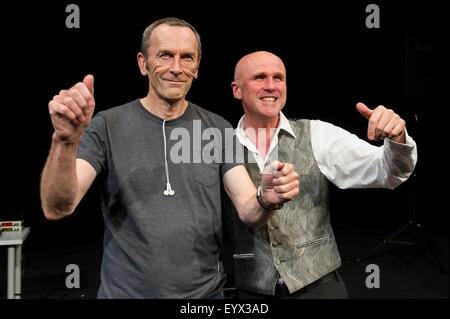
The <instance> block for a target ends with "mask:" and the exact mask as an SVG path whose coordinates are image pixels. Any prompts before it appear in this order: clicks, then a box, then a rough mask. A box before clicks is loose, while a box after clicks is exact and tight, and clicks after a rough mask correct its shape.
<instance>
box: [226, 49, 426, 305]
mask: <svg viewBox="0 0 450 319" xmlns="http://www.w3.org/2000/svg"><path fill="white" fill-rule="evenodd" d="M231 87H232V89H233V94H234V97H235V98H236V99H238V100H240V101H241V102H242V106H243V108H244V113H245V115H244V116H243V117H242V118H241V120H240V121H239V124H238V127H237V129H236V135H237V137H238V139H239V142H240V143H241V144H242V145H243V146H244V149H245V154H247V155H248V156H246V157H245V158H246V164H245V165H246V168H247V171H248V172H249V175H250V177H251V179H252V181H253V183H254V184H255V185H259V183H260V180H261V177H262V172H263V170H264V167H265V166H266V165H267V164H268V163H270V162H272V161H273V160H280V161H282V162H287V163H292V164H293V165H294V167H295V171H296V172H298V173H299V174H300V176H299V180H300V195H299V196H297V197H296V198H295V199H293V200H292V201H290V202H288V203H286V204H285V205H284V206H283V207H282V208H281V209H279V210H278V211H277V213H276V214H274V215H273V216H272V218H271V219H270V220H269V221H268V222H267V223H266V225H265V226H264V227H262V228H259V229H257V230H250V229H249V228H248V227H247V226H245V225H244V224H243V223H242V222H241V221H239V219H237V218H235V217H234V216H232V215H229V217H230V219H229V221H231V225H232V227H231V232H232V233H231V238H232V241H233V243H232V244H233V266H234V272H235V274H234V275H235V285H236V287H237V289H238V290H237V297H238V298H348V295H347V290H346V287H345V284H344V282H343V281H342V278H341V276H340V274H339V273H338V271H337V269H338V268H339V267H340V266H341V259H340V255H339V251H338V247H337V244H336V240H335V237H334V234H333V230H332V227H331V224H330V217H329V209H328V183H329V182H332V183H333V184H335V185H336V186H338V187H339V188H343V189H345V188H369V187H376V188H380V187H383V188H388V189H394V188H395V187H397V186H398V185H400V184H401V183H402V182H404V181H405V180H407V179H408V177H409V176H410V175H411V173H412V171H413V170H414V167H415V165H416V161H417V148H416V144H415V142H414V141H413V139H412V138H411V137H410V136H408V134H407V131H406V127H405V121H404V120H403V119H402V118H401V117H400V116H399V115H397V114H396V113H395V112H394V111H392V110H390V109H388V108H386V107H384V106H381V105H380V106H378V107H376V108H375V109H373V110H372V109H370V108H369V107H367V106H366V105H364V104H363V103H358V104H357V105H356V110H357V111H359V112H360V113H361V114H362V115H363V116H364V117H366V118H367V121H368V128H367V137H368V139H369V140H384V144H383V146H381V147H376V146H373V145H371V144H369V143H368V142H366V141H364V140H361V139H359V138H358V137H357V136H356V135H353V134H350V133H349V132H347V131H345V130H343V129H342V128H339V127H336V126H334V125H332V124H329V123H326V122H322V121H319V120H305V119H300V120H288V119H287V118H286V117H285V116H284V114H283V113H282V112H281V110H282V108H283V107H284V106H285V104H286V92H287V86H286V69H285V66H284V64H283V61H282V60H281V59H280V58H279V57H277V56H276V55H274V54H272V53H270V52H254V53H252V54H249V55H246V56H244V57H243V58H242V59H241V60H240V61H239V62H238V63H237V65H236V70H235V79H234V81H233V82H232V84H231Z"/></svg>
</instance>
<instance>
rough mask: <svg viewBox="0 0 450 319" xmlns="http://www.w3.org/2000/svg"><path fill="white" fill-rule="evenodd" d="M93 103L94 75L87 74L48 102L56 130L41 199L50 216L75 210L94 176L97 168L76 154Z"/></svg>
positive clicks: (88, 120)
mask: <svg viewBox="0 0 450 319" xmlns="http://www.w3.org/2000/svg"><path fill="white" fill-rule="evenodd" d="M94 107H95V101H94V98H93V77H92V76H86V78H85V80H84V81H83V83H78V84H76V85H75V86H73V87H72V88H71V89H70V90H67V91H64V90H63V91H61V92H60V94H59V95H56V96H55V97H54V98H53V100H52V101H50V103H49V112H50V116H51V119H52V124H53V127H54V129H55V132H54V134H53V137H52V145H51V149H50V154H49V156H48V158H47V162H46V164H45V166H44V169H43V172H42V177H41V203H42V209H43V211H44V214H45V217H46V218H47V219H60V218H63V217H65V216H68V215H70V214H72V213H73V211H74V210H75V208H76V206H77V205H78V203H79V202H80V200H81V198H82V197H83V196H84V195H85V193H86V192H87V190H88V189H89V187H90V186H91V184H92V182H93V180H94V179H95V176H96V172H95V170H94V168H93V167H92V166H91V165H90V164H88V163H87V162H86V161H84V160H81V159H77V158H76V155H77V150H78V145H79V142H80V139H81V136H82V134H83V131H84V129H85V128H86V127H87V125H88V124H89V122H90V120H91V118H92V114H93V112H94Z"/></svg>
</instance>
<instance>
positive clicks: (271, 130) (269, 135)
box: [244, 113, 280, 159]
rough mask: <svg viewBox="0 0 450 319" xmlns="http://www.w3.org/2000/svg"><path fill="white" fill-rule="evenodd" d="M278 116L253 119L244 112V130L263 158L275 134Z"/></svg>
mask: <svg viewBox="0 0 450 319" xmlns="http://www.w3.org/2000/svg"><path fill="white" fill-rule="evenodd" d="M279 122H280V118H279V116H278V117H275V118H262V119H255V118H252V117H251V116H249V115H248V113H246V114H245V117H244V131H245V134H246V135H247V137H248V138H249V139H250V141H251V142H252V143H253V144H254V145H255V146H256V148H257V150H258V152H259V153H260V154H261V157H262V158H263V159H265V157H266V155H267V152H268V151H269V148H270V142H271V141H272V139H273V137H274V136H275V132H276V129H277V127H278V124H279Z"/></svg>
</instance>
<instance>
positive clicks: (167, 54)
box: [159, 52, 170, 60]
mask: <svg viewBox="0 0 450 319" xmlns="http://www.w3.org/2000/svg"><path fill="white" fill-rule="evenodd" d="M159 58H160V59H162V60H168V59H170V55H169V53H165V52H162V53H160V54H159Z"/></svg>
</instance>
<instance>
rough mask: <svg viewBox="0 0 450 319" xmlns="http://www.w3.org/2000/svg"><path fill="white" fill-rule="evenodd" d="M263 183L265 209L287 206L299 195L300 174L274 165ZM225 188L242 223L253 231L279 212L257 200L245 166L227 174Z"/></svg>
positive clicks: (224, 179)
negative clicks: (287, 203)
mask: <svg viewBox="0 0 450 319" xmlns="http://www.w3.org/2000/svg"><path fill="white" fill-rule="evenodd" d="M269 168H270V169H272V171H271V172H267V173H266V172H265V174H264V175H263V178H262V180H261V188H262V201H263V203H264V205H265V206H269V207H270V206H275V205H277V204H282V203H284V202H287V201H289V200H291V199H292V198H294V197H295V196H297V195H298V193H299V187H298V186H299V182H298V174H297V173H296V172H295V171H294V167H293V166H292V165H290V164H284V163H280V162H274V163H272V164H271V165H270V166H269ZM223 182H224V188H225V191H226V192H227V194H228V196H229V197H230V199H231V201H232V202H233V204H234V206H235V207H236V210H237V212H238V214H239V218H240V219H241V221H242V222H243V223H245V224H247V225H248V226H250V227H252V228H255V229H256V228H259V227H261V226H262V225H264V224H265V223H266V222H267V220H269V219H270V218H271V217H272V215H273V214H274V213H275V212H276V211H275V210H266V209H264V208H263V207H261V205H260V204H259V203H258V201H257V199H256V188H255V186H254V185H253V182H252V180H251V179H250V176H249V175H248V173H247V170H246V169H245V167H244V166H242V165H240V166H236V167H234V168H232V169H230V170H229V171H228V172H226V173H225V175H224V177H223Z"/></svg>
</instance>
